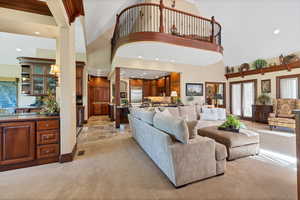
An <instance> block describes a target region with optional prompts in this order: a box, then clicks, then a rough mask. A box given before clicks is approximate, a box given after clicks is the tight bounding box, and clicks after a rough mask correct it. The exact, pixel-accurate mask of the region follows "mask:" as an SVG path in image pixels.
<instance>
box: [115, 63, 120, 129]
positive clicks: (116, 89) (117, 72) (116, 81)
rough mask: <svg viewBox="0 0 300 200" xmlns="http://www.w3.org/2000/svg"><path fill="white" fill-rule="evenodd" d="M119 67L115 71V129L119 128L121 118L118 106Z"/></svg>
mask: <svg viewBox="0 0 300 200" xmlns="http://www.w3.org/2000/svg"><path fill="white" fill-rule="evenodd" d="M120 71H121V70H120V67H116V69H115V106H116V108H115V109H116V116H115V118H116V122H115V123H116V128H120V123H121V118H120V112H119V109H117V108H118V106H120V101H121V98H120V81H121V80H120Z"/></svg>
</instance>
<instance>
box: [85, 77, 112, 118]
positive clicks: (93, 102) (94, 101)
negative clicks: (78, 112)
mask: <svg viewBox="0 0 300 200" xmlns="http://www.w3.org/2000/svg"><path fill="white" fill-rule="evenodd" d="M109 101H110V81H109V80H108V79H107V78H106V77H96V76H89V82H88V115H89V117H90V116H93V115H108V110H109Z"/></svg>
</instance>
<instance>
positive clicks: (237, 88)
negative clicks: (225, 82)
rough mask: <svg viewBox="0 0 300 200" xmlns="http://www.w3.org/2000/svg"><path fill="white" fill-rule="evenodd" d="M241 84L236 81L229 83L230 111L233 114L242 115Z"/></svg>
mask: <svg viewBox="0 0 300 200" xmlns="http://www.w3.org/2000/svg"><path fill="white" fill-rule="evenodd" d="M241 93H242V84H241V83H236V84H232V85H231V112H232V114H233V115H237V116H241V115H242V110H241V107H242V98H241V97H242V94H241Z"/></svg>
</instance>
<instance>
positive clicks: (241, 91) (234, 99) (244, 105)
mask: <svg viewBox="0 0 300 200" xmlns="http://www.w3.org/2000/svg"><path fill="white" fill-rule="evenodd" d="M230 90H231V102H230V104H231V113H232V114H233V115H237V116H240V117H242V118H252V105H254V104H255V98H256V82H255V81H244V82H237V83H230Z"/></svg>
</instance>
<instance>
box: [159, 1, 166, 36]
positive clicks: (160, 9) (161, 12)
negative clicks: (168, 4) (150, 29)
mask: <svg viewBox="0 0 300 200" xmlns="http://www.w3.org/2000/svg"><path fill="white" fill-rule="evenodd" d="M164 7H165V6H164V3H163V0H160V4H159V11H160V25H159V32H161V33H163V32H164V14H163V11H164Z"/></svg>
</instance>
